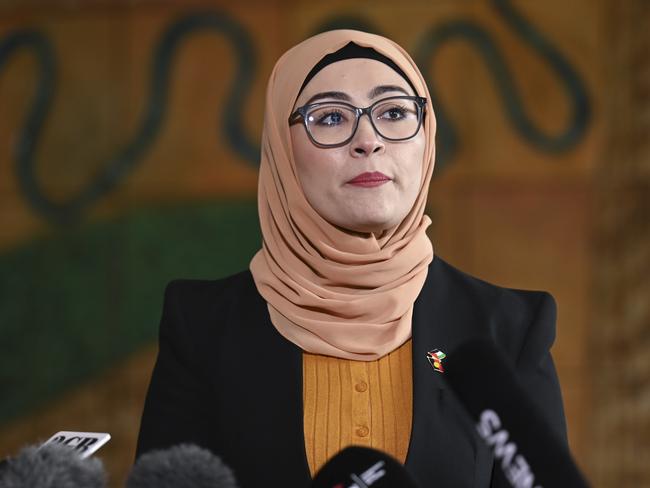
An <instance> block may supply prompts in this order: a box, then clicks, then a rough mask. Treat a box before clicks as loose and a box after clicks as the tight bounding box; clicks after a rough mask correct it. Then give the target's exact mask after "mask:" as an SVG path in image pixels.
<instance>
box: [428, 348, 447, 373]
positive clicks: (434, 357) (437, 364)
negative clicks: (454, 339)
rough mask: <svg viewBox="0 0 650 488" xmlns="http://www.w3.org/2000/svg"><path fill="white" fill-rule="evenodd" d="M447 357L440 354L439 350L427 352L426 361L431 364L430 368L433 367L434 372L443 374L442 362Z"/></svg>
mask: <svg viewBox="0 0 650 488" xmlns="http://www.w3.org/2000/svg"><path fill="white" fill-rule="evenodd" d="M446 357H447V355H446V354H445V353H444V352H442V351H441V350H440V349H434V350H433V351H429V352H428V353H427V359H428V360H429V363H431V366H432V367H433V369H434V370H436V371H437V372H438V373H444V372H445V368H443V367H442V360H443V359H445V358H446Z"/></svg>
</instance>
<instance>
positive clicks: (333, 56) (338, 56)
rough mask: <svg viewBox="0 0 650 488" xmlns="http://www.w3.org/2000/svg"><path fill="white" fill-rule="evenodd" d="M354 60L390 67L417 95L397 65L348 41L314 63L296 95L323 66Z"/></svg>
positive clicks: (381, 55)
mask: <svg viewBox="0 0 650 488" xmlns="http://www.w3.org/2000/svg"><path fill="white" fill-rule="evenodd" d="M354 58H367V59H374V60H376V61H381V62H382V63H384V64H385V65H386V66H389V67H391V68H392V69H393V70H394V71H395V72H396V73H397V74H398V75H400V76H401V77H402V78H404V79H405V80H406V82H407V83H408V84H409V86H410V87H411V89H412V90H413V93H414V94H415V95H417V94H418V92H417V90H416V89H415V87H414V86H413V83H411V80H409V78H408V76H406V73H404V71H402V69H401V68H400V67H399V66H397V64H395V62H394V61H393V60H392V59H390V58H388V57H386V56H384V55H383V54H381V53H378V52H377V51H375V50H374V49H373V48H371V47H362V46H359V45H358V44H355V43H354V42H352V41H350V42H348V43H347V44H346V45H345V46H343V47H342V48H341V49H339V50H338V51H336V52H333V53H330V54H327V55H326V56H324V57H323V58H322V59H321V60H320V61H319V62H318V63H316V65H315V66H314V67H313V68H312V69H311V71H310V72H309V73H308V74H307V76H306V77H305V81H303V82H302V86H301V87H300V91H299V92H298V95H300V93H302V90H303V88H305V86H306V85H307V83H309V81H310V80H311V79H312V78H313V77H314V76H316V74H317V73H318V72H319V71H320V70H322V69H323V68H324V67H325V66H328V65H330V64H332V63H336V62H337V61H343V60H345V59H354Z"/></svg>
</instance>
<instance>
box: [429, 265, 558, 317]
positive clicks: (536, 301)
mask: <svg viewBox="0 0 650 488" xmlns="http://www.w3.org/2000/svg"><path fill="white" fill-rule="evenodd" d="M427 281H431V284H432V285H433V287H434V288H435V289H436V290H438V291H442V292H443V293H446V294H451V295H456V296H458V297H459V298H462V299H464V300H466V301H470V302H473V304H474V305H475V306H477V305H478V306H480V308H481V309H484V310H485V311H487V310H489V309H494V308H495V307H498V308H501V309H503V310H508V311H511V312H514V313H523V314H525V313H526V312H527V311H528V312H531V313H535V312H536V310H537V309H538V308H539V307H540V305H541V304H543V303H544V302H548V303H549V304H552V305H553V306H554V305H555V301H554V299H553V297H552V296H551V295H550V293H548V292H546V291H543V290H526V289H518V288H509V287H505V286H500V285H497V284H494V283H490V282H488V281H486V280H483V279H481V278H478V277H476V276H472V275H470V274H468V273H466V272H464V271H461V270H460V269H458V268H456V267H454V266H452V265H451V264H449V263H447V262H446V261H444V260H443V259H442V258H439V257H436V258H435V259H434V260H433V262H432V263H431V265H430V267H429V276H428V277H427Z"/></svg>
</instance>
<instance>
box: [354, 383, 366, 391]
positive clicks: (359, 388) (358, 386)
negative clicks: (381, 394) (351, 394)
mask: <svg viewBox="0 0 650 488" xmlns="http://www.w3.org/2000/svg"><path fill="white" fill-rule="evenodd" d="M354 389H355V390H357V391H358V392H359V393H363V392H364V391H366V390H367V389H368V383H366V382H365V381H361V382H359V383H357V384H356V385H354Z"/></svg>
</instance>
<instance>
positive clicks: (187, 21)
mask: <svg viewBox="0 0 650 488" xmlns="http://www.w3.org/2000/svg"><path fill="white" fill-rule="evenodd" d="M607 5H608V2H606V1H605V0H602V1H600V2H593V1H591V0H575V1H573V2H558V1H555V0H553V1H549V2H534V1H524V0H520V1H510V0H508V1H507V0H493V1H487V0H464V1H442V0H439V1H423V0H411V1H404V2H400V3H399V8H398V7H397V6H396V5H395V4H394V2H388V1H384V0H380V1H375V2H366V1H364V2H357V3H350V2H344V1H333V2H326V3H317V2H309V1H307V0H283V1H280V0H278V1H275V2H263V1H261V0H259V1H250V0H246V1H240V2H236V3H232V2H225V1H194V2H180V1H172V0H169V1H159V0H151V1H141V2H136V1H126V0H121V1H111V2H109V1H108V0H106V1H99V0H98V1H93V2H64V1H61V2H59V1H54V2H52V1H50V2H40V1H28V2H24V1H21V2H19V1H17V0H9V1H7V0H4V1H2V2H0V337H2V340H1V342H0V349H1V351H2V354H0V392H1V397H0V398H1V400H0V456H6V455H8V454H10V453H12V452H15V450H17V449H18V447H19V446H21V445H23V444H25V443H34V442H36V441H37V440H38V439H43V438H45V437H48V436H49V435H50V434H52V433H53V432H54V431H56V430H61V429H64V428H65V429H75V430H91V431H109V432H111V433H112V434H113V440H112V442H111V443H110V444H109V445H108V446H107V447H106V448H105V450H104V454H103V456H102V457H103V458H104V460H105V462H106V464H107V466H108V468H109V469H110V471H111V475H112V478H113V479H114V480H116V481H115V482H116V484H117V483H118V482H119V480H120V479H122V478H123V477H124V476H125V473H126V471H127V469H128V467H129V465H130V463H131V462H132V459H133V453H134V447H135V439H136V435H137V429H138V425H139V415H140V412H141V408H142V401H143V398H144V394H145V390H146V386H147V382H148V378H149V374H150V372H151V368H152V365H153V361H154V359H155V351H156V346H155V341H156V337H157V326H158V320H159V317H160V312H161V305H162V293H163V290H164V287H165V285H166V283H167V282H168V281H170V280H171V279H174V278H178V277H184V278H218V277H221V276H225V275H227V274H229V273H232V272H235V271H237V270H240V269H243V268H245V267H247V265H248V262H249V260H250V258H251V257H252V255H253V254H254V252H255V251H256V250H257V249H258V248H259V246H260V233H259V228H258V222H257V213H256V201H255V198H256V187H257V167H258V154H259V138H260V134H261V126H262V117H263V113H262V110H263V101H264V92H265V86H266V79H267V77H268V75H269V73H270V71H271V69H272V67H273V64H274V62H275V60H276V59H277V58H278V57H279V56H280V55H281V54H282V53H283V52H284V51H285V50H286V49H287V48H289V47H290V46H292V45H293V44H295V43H297V42H299V41H300V40H302V39H304V38H305V37H307V36H309V35H311V34H313V33H316V32H320V31H322V30H327V29H330V28H339V27H352V28H360V29H363V30H369V31H372V32H376V33H380V34H383V35H386V36H388V37H390V38H392V39H394V40H395V41H397V42H398V43H400V44H401V45H402V46H404V47H405V48H406V49H407V50H408V51H409V52H410V53H411V54H412V55H413V56H414V58H415V60H416V62H417V63H418V65H419V66H420V68H421V69H422V71H423V73H425V76H426V78H427V80H428V84H429V88H430V90H431V95H432V98H433V104H434V107H435V109H436V116H437V119H438V127H439V129H438V135H437V148H438V154H437V160H436V169H435V172H434V178H433V181H432V184H431V189H430V199H429V202H428V211H427V212H428V214H429V215H430V216H431V217H432V219H433V222H434V224H433V226H432V228H431V232H430V237H431V239H432V241H433V243H434V250H435V252H436V253H437V254H439V255H440V256H442V257H443V258H445V259H446V260H448V261H450V262H451V263H452V264H454V265H456V266H458V267H460V268H461V269H464V270H465V271H467V272H470V273H472V274H475V275H478V276H479V277H481V278H483V279H486V280H489V281H492V282H496V283H498V284H500V285H504V286H510V287H516V288H529V289H545V290H549V291H550V292H551V293H553V295H554V296H555V298H556V300H557V302H558V308H559V319H558V335H557V341H556V345H555V347H554V350H553V352H554V356H555V359H556V364H557V367H558V371H559V374H560V379H561V382H562V386H563V392H564V399H565V407H566V412H567V419H568V422H569V429H570V432H569V433H570V441H571V445H572V449H573V451H574V453H575V455H576V457H577V459H578V461H579V462H580V464H581V465H582V466H583V467H584V468H585V469H586V470H587V473H588V474H591V475H592V476H594V477H596V476H597V475H598V469H597V467H596V466H594V464H593V462H592V456H591V454H592V451H591V450H590V445H591V444H590V443H591V440H592V437H591V435H592V434H591V429H590V425H591V424H590V422H591V421H592V415H591V414H592V408H591V405H592V401H593V398H594V394H593V392H592V391H591V389H590V388H591V379H592V376H591V375H592V370H591V368H592V366H593V364H592V361H593V360H592V359H591V358H590V352H592V349H591V347H592V342H591V341H590V337H591V336H592V334H593V330H592V323H591V319H592V313H591V310H592V300H593V295H592V288H593V286H592V285H593V283H592V282H593V279H594V273H593V266H594V262H593V252H594V251H593V249H594V247H593V244H594V239H593V228H594V225H595V222H596V221H597V220H598V216H597V215H595V212H594V201H595V197H596V196H597V192H598V191H599V188H600V187H598V186H597V185H595V184H594V179H595V175H597V174H601V173H599V171H600V169H601V168H602V167H603V164H604V163H605V161H604V159H605V157H604V156H603V154H604V148H606V147H607V144H608V138H607V134H606V131H605V129H606V127H607V118H606V115H605V114H606V113H607V112H606V111H607V110H608V106H607V104H606V103H605V98H604V97H605V92H606V89H607V87H608V85H607V77H603V76H602V74H603V70H606V69H607V59H606V58H605V57H603V53H609V54H608V55H610V56H612V55H613V54H612V53H611V51H606V50H604V46H605V45H606V42H607V41H606V39H605V38H604V37H605V36H604V32H606V29H605V27H606V26H607V22H608V18H607V12H608V10H607V8H606V7H607Z"/></svg>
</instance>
